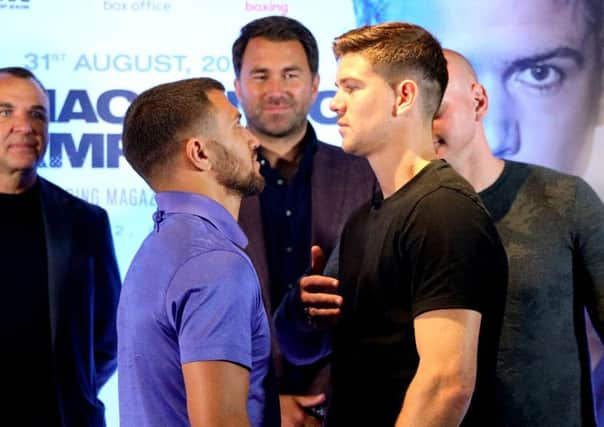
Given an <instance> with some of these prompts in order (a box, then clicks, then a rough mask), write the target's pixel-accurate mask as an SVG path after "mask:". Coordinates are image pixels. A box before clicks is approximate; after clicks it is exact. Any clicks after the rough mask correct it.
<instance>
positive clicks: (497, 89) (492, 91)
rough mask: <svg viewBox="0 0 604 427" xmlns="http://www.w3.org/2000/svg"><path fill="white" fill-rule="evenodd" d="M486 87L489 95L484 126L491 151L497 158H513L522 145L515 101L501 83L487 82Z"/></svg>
mask: <svg viewBox="0 0 604 427" xmlns="http://www.w3.org/2000/svg"><path fill="white" fill-rule="evenodd" d="M489 83H490V84H489ZM484 86H485V87H486V89H487V93H488V94H489V111H488V113H487V115H486V117H485V118H484V126H485V132H486V134H487V140H488V141H489V146H490V147H491V151H492V152H493V154H495V155H496V156H497V157H508V156H513V155H515V154H517V153H518V151H520V144H521V141H520V131H519V128H518V118H517V113H516V107H515V105H514V100H513V99H512V97H511V96H510V95H509V94H508V93H507V90H506V88H505V86H504V84H503V83H501V82H488V81H487V82H486V83H485V84H484Z"/></svg>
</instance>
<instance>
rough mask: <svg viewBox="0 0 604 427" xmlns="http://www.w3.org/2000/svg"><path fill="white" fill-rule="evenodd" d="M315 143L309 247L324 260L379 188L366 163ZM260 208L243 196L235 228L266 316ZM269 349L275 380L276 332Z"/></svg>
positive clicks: (315, 387) (319, 387) (269, 304)
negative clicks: (353, 215)
mask: <svg viewBox="0 0 604 427" xmlns="http://www.w3.org/2000/svg"><path fill="white" fill-rule="evenodd" d="M317 143H318V147H317V152H316V153H315V155H314V158H313V163H312V176H311V204H312V206H311V218H312V224H311V245H319V246H320V247H321V249H323V252H324V253H325V257H326V259H327V258H329V255H330V254H331V252H332V250H333V248H334V245H335V243H336V241H337V240H338V238H339V236H340V233H341V231H342V228H343V227H344V223H345V222H346V220H347V219H348V217H349V216H350V214H351V213H352V212H353V211H354V210H356V209H357V208H358V207H359V206H361V205H362V204H363V203H365V202H367V201H369V200H370V199H371V197H372V196H373V193H374V192H375V191H376V189H377V188H378V184H377V180H376V178H375V175H374V174H373V172H372V170H371V167H370V166H369V163H368V162H367V160H366V159H364V158H360V157H356V156H352V155H350V154H347V153H345V152H344V151H343V150H342V149H341V148H339V147H336V146H333V145H330V144H326V143H324V142H321V141H317ZM260 209H261V208H260V197H259V196H250V197H245V198H244V199H243V200H242V202H241V209H240V211H239V224H240V225H241V228H242V229H243V231H244V232H245V234H246V235H247V237H248V240H249V243H248V247H247V253H248V255H249V256H250V259H251V260H252V263H253V264H254V267H255V268H256V272H257V273H258V278H259V279H260V284H261V287H262V296H263V298H264V305H265V307H266V310H267V313H268V314H269V317H270V313H272V312H273V310H274V309H276V308H277V307H276V305H277V304H278V302H277V304H275V302H273V301H271V300H270V296H271V292H270V287H271V284H270V275H269V269H268V260H267V255H266V244H265V241H264V225H263V224H262V213H261V210H260ZM272 349H273V359H274V362H275V368H276V373H277V377H281V376H282V368H281V366H282V362H281V360H282V356H281V351H280V350H279V344H278V342H277V340H276V338H275V334H274V333H273V340H272ZM320 377H321V378H317V379H316V380H315V381H314V383H313V384H312V385H311V388H310V389H309V390H308V392H309V393H311V392H313V393H314V392H319V391H324V390H325V388H326V384H325V383H324V379H325V375H320Z"/></svg>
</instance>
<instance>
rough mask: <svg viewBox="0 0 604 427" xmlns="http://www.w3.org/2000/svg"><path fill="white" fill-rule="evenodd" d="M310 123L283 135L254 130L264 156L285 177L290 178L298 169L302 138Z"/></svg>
mask: <svg viewBox="0 0 604 427" xmlns="http://www.w3.org/2000/svg"><path fill="white" fill-rule="evenodd" d="M307 126H308V123H307V124H306V125H305V126H304V127H303V128H302V129H300V130H298V131H296V132H294V133H292V134H288V135H286V136H283V137H272V136H269V135H266V134H262V133H259V132H258V131H255V130H252V129H250V130H251V131H252V133H253V134H254V136H256V138H258V140H259V141H260V145H261V148H260V149H261V152H262V156H263V157H264V158H265V159H266V161H268V163H269V165H270V166H271V168H273V169H277V170H278V171H279V173H280V174H281V175H283V176H284V177H285V178H290V177H291V176H293V175H294V174H295V173H296V171H297V170H298V165H299V163H300V158H301V157H302V150H303V148H304V147H303V144H302V139H303V138H304V135H305V134H306V129H307Z"/></svg>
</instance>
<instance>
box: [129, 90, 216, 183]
mask: <svg viewBox="0 0 604 427" xmlns="http://www.w3.org/2000/svg"><path fill="white" fill-rule="evenodd" d="M210 90H220V91H222V92H224V90H225V89H224V86H223V85H222V83H220V82H219V81H217V80H214V79H211V78H193V79H187V80H180V81H176V82H171V83H165V84H161V85H159V86H155V87H153V88H151V89H148V90H146V91H144V92H143V93H141V94H140V95H139V96H138V97H137V98H136V99H135V100H134V102H132V104H131V105H130V107H129V108H128V111H127V112H126V117H125V119H124V129H123V132H122V145H123V152H124V157H125V158H126V160H128V162H129V163H130V165H132V167H133V168H134V170H135V171H136V172H137V173H138V174H139V175H140V176H141V177H142V178H143V179H144V180H145V181H147V183H150V180H151V178H152V176H153V174H154V173H155V171H156V170H157V168H160V167H162V166H165V165H166V164H167V162H169V161H170V160H172V158H173V155H174V153H175V152H176V150H177V149H178V147H179V146H180V143H182V142H183V139H185V138H188V137H189V136H190V135H189V133H192V132H197V133H198V134H199V133H201V132H204V131H207V130H209V129H212V126H213V124H214V121H213V117H212V114H211V113H212V110H213V109H214V106H213V105H212V102H211V101H210V99H209V98H208V96H207V92H208V91H210Z"/></svg>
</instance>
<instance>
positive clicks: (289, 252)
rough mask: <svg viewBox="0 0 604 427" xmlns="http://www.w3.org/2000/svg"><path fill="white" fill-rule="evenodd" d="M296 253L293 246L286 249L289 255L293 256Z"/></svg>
mask: <svg viewBox="0 0 604 427" xmlns="http://www.w3.org/2000/svg"><path fill="white" fill-rule="evenodd" d="M293 251H294V248H292V247H291V246H288V247H287V248H285V252H287V253H288V254H291V253H292V252H293Z"/></svg>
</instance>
